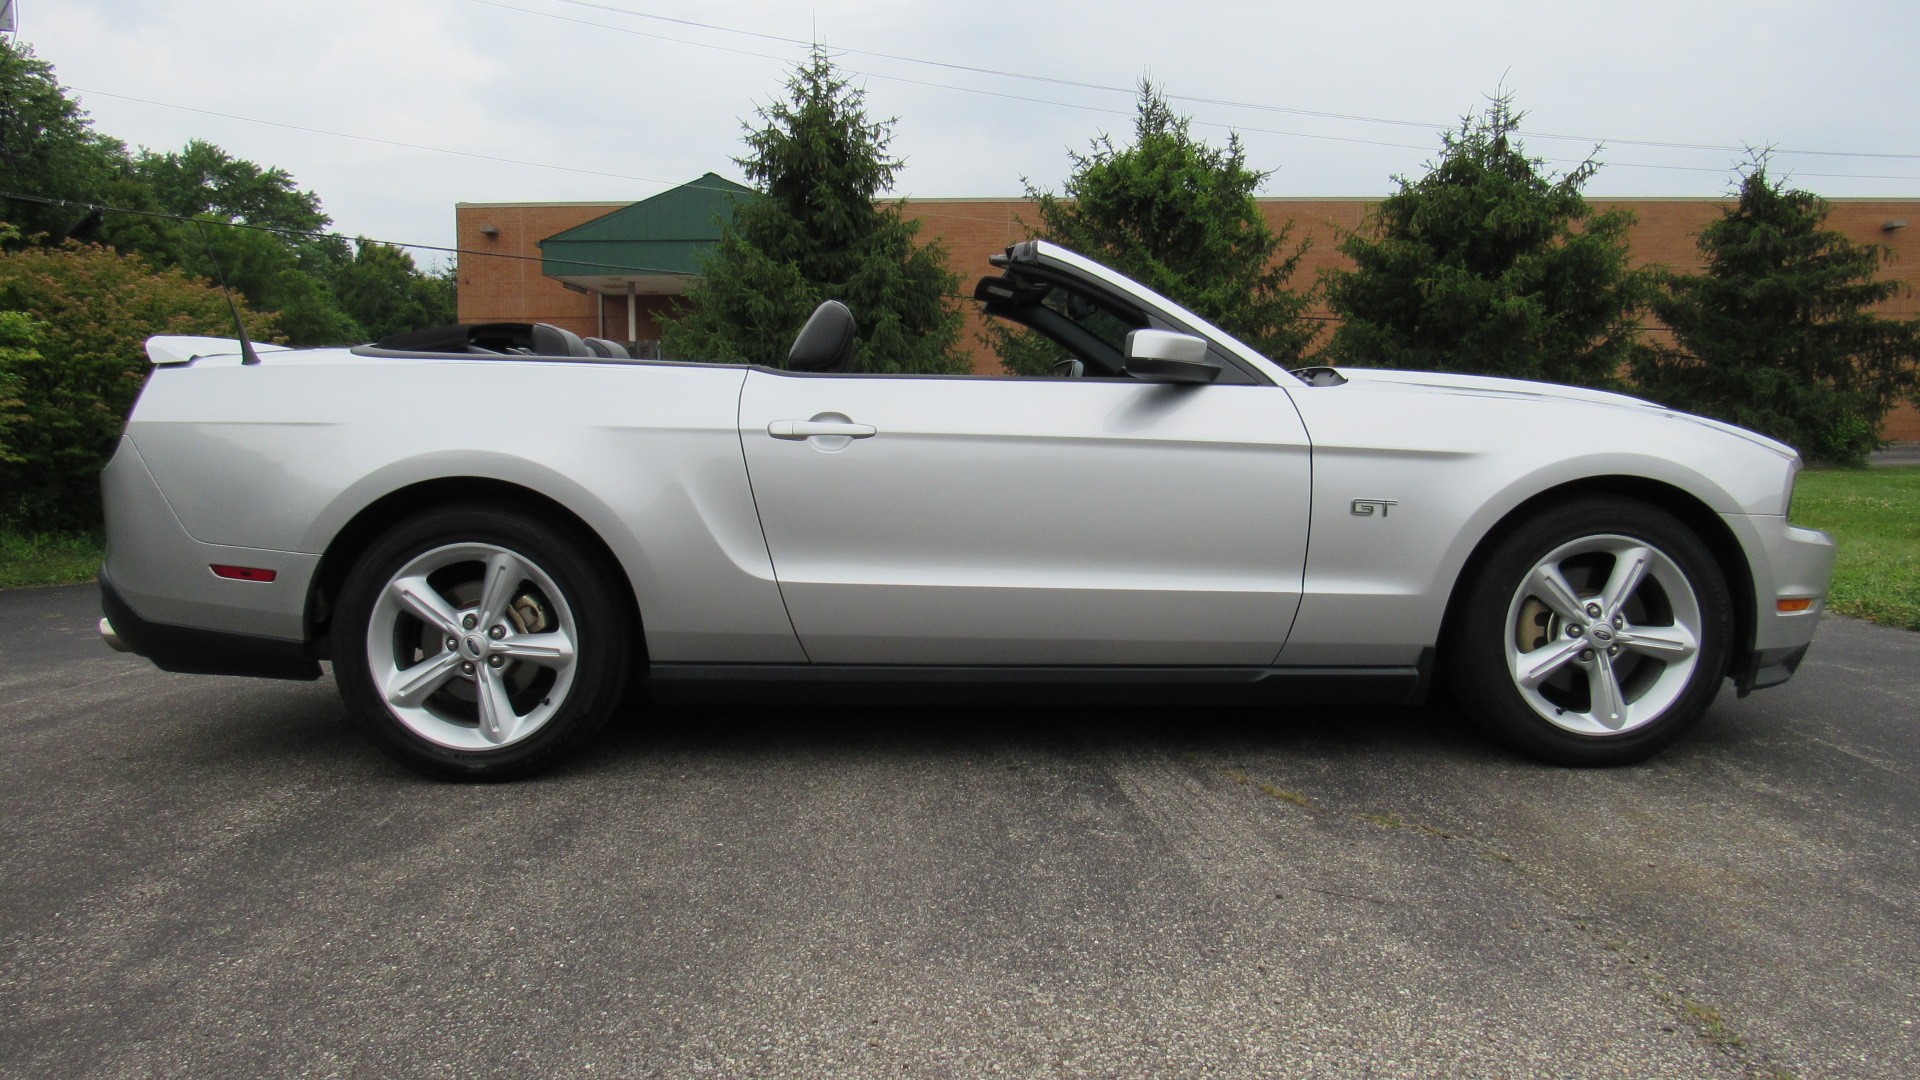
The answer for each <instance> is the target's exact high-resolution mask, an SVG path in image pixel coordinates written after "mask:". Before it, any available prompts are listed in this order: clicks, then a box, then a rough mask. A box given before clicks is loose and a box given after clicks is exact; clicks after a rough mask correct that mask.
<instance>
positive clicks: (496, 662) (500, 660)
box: [487, 654, 507, 667]
mask: <svg viewBox="0 0 1920 1080" xmlns="http://www.w3.org/2000/svg"><path fill="white" fill-rule="evenodd" d="M506 662H507V658H506V657H504V656H500V655H497V654H496V655H494V656H489V657H487V666H488V667H499V666H500V665H501V664H504V663H506Z"/></svg>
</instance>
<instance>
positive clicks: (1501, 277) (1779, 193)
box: [666, 51, 1920, 465]
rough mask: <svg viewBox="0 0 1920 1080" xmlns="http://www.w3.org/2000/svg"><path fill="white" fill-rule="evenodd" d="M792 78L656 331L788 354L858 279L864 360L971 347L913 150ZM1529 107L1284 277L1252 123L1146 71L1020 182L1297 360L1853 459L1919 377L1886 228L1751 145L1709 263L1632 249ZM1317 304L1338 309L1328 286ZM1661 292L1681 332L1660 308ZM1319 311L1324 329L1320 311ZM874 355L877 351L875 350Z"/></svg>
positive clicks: (1295, 262)
mask: <svg viewBox="0 0 1920 1080" xmlns="http://www.w3.org/2000/svg"><path fill="white" fill-rule="evenodd" d="M786 90H787V93H786V98H785V99H784V100H782V101H778V102H776V103H774V104H773V105H771V106H769V107H767V108H763V109H761V110H760V111H759V114H758V116H759V123H758V125H751V124H750V125H749V126H748V135H747V148H748V153H747V155H746V156H744V157H741V158H739V159H736V160H737V161H738V163H739V164H740V166H741V167H742V168H743V169H745V170H746V172H747V175H748V176H749V177H750V178H751V179H752V180H753V181H754V182H755V184H756V186H757V188H758V190H759V191H760V192H761V198H759V199H756V200H754V201H752V202H751V203H748V204H745V205H743V206H742V207H741V208H740V211H739V213H738V214H737V215H736V217H735V219H734V221H733V223H732V225H731V226H730V227H729V228H728V230H727V231H726V234H725V238H724V239H722V241H721V242H720V245H719V247H718V249H717V250H716V252H715V253H714V255H713V256H712V257H711V259H710V260H709V261H708V264H707V266H706V272H705V275H704V277H703V278H702V279H701V280H700V281H699V282H698V283H697V284H696V285H695V287H694V289H693V291H692V293H691V294H690V296H689V298H688V299H689V305H688V307H687V308H686V309H685V311H684V312H683V313H682V315H681V316H680V318H679V320H678V321H677V322H675V323H672V324H670V325H669V327H668V330H667V333H666V343H667V347H668V348H669V350H671V351H672V353H673V354H674V355H681V356H687V357H696V358H703V359H712V360H722V361H732V362H741V361H746V362H752V363H760V364H770V365H774V366H779V365H780V364H782V363H783V362H784V360H785V356H786V349H787V346H788V345H789V344H790V343H791V342H792V340H793V335H794V333H795V332H796V331H797V330H798V328H799V326H800V324H801V323H802V322H804V321H805V319H806V316H807V313H808V312H810V311H811V310H812V308H813V305H815V304H817V303H818V302H819V301H821V300H823V299H827V298H834V299H840V300H844V301H846V302H847V303H848V304H849V306H851V307H852V308H853V310H854V311H855V312H856V314H857V315H858V316H859V317H860V319H861V324H862V325H861V330H860V335H861V340H860V344H861V346H862V353H861V355H862V357H863V363H866V362H867V359H866V358H883V359H880V362H882V363H885V364H886V365H887V370H910V371H920V372H948V373H951V372H964V371H967V370H968V362H967V359H966V356H965V353H964V350H963V347H962V337H961V335H962V329H961V324H960V321H959V319H958V318H957V317H956V316H955V315H954V311H955V308H954V305H953V303H952V300H951V298H952V297H953V295H954V294H955V293H956V292H957V290H958V287H959V279H958V277H957V276H955V275H954V274H953V273H952V272H951V271H950V270H947V269H946V253H945V251H944V250H943V249H942V248H941V246H940V245H939V244H938V243H915V242H913V238H914V236H915V234H916V231H917V229H918V223H916V222H911V221H906V220H904V219H903V216H902V211H903V209H904V204H903V203H902V202H901V201H899V200H886V199H883V198H882V197H881V196H882V192H883V191H885V190H886V188H887V187H888V185H889V183H890V182H891V180H892V178H893V175H894V171H895V169H897V167H898V164H899V163H898V162H897V161H896V160H895V159H894V158H892V157H891V156H889V154H888V151H887V146H888V138H889V133H890V124H891V122H890V121H875V120H874V119H872V118H871V117H869V116H868V115H867V112H866V109H865V103H864V95H863V93H862V91H860V90H859V89H858V88H855V87H852V86H850V85H849V84H848V83H847V81H846V80H845V79H844V78H842V77H841V76H840V75H839V74H837V72H836V71H835V69H834V67H833V64H832V63H831V62H830V61H829V60H828V59H827V58H826V57H825V56H824V55H823V54H822V53H820V52H819V51H816V52H815V53H814V54H813V56H812V57H810V59H809V60H808V61H807V62H806V63H805V64H802V65H801V66H799V67H798V68H797V69H796V70H795V71H794V73H793V75H792V77H791V78H790V79H789V81H788V84H787V88H786ZM1521 115H1522V114H1521V113H1519V112H1518V111H1516V110H1515V108H1514V106H1513V102H1512V99H1511V97H1509V96H1506V95H1502V96H1498V97H1495V98H1493V99H1492V100H1491V101H1490V102H1489V103H1488V104H1487V106H1486V107H1485V108H1484V109H1482V110H1480V111H1478V112H1476V113H1473V114H1470V115H1468V116H1467V117H1466V118H1464V119H1463V120H1462V121H1461V123H1460V125H1459V127H1458V128H1457V129H1454V130H1452V131H1449V132H1446V133H1443V134H1442V136H1441V139H1440V146H1439V152H1438V155H1437V156H1436V158H1435V159H1434V160H1433V161H1432V162H1430V163H1429V164H1428V166H1427V167H1426V169H1425V171H1424V172H1423V173H1422V174H1421V175H1419V176H1417V177H1404V176H1396V177H1394V179H1393V185H1394V190H1393V191H1392V192H1391V193H1390V194H1389V195H1387V196H1386V197H1385V198H1384V199H1382V200H1381V201H1380V203H1379V204H1378V205H1377V206H1376V207H1374V209H1373V212H1372V214H1371V216H1370V217H1369V219H1368V220H1367V221H1366V222H1365V223H1364V224H1363V225H1362V226H1361V227H1360V228H1358V229H1356V230H1353V231H1351V232H1347V233H1345V234H1343V235H1342V236H1341V238H1340V240H1339V250H1340V252H1341V253H1342V254H1343V255H1345V256H1346V257H1347V259H1348V260H1349V261H1350V262H1351V263H1352V266H1351V268H1344V269H1331V270H1327V271H1324V272H1323V273H1322V274H1321V275H1320V276H1319V278H1318V280H1315V281H1312V282H1305V283H1299V284H1296V283H1295V282H1294V280H1293V279H1294V277H1295V276H1296V273H1297V271H1298V269H1299V267H1300V263H1301V258H1302V256H1303V255H1304V254H1305V251H1306V247H1305V244H1304V243H1295V242H1294V241H1293V240H1292V238H1291V224H1290V223H1289V224H1288V225H1284V226H1282V227H1281V228H1279V229H1275V228H1273V227H1272V226H1270V225H1269V224H1268V223H1267V221H1266V219H1265V217H1264V216H1263V215H1262V213H1261V211H1260V207H1259V204H1258V202H1257V201H1256V199H1255V195H1254V193H1255V191H1256V190H1257V189H1258V187H1259V185H1260V184H1261V183H1262V182H1264V181H1265V180H1266V178H1267V177H1268V176H1269V175H1270V173H1269V172H1264V171H1261V170H1258V169H1255V168H1253V167H1252V166H1251V165H1249V164H1248V162H1247V157H1246V151H1245V148H1244V147H1243V146H1242V145H1241V143H1240V141H1239V139H1238V137H1236V136H1229V138H1228V139H1227V142H1226V145H1225V146H1209V145H1207V144H1206V143H1204V142H1203V141H1201V140H1199V139H1197V138H1196V137H1195V136H1194V135H1193V133H1192V130H1191V125H1190V122H1189V120H1188V119H1187V118H1186V117H1183V116H1180V115H1178V114H1177V113H1176V112H1175V111H1174V110H1173V109H1172V108H1170V107H1169V106H1168V104H1167V101H1166V99H1165V97H1164V96H1163V95H1161V94H1160V93H1159V92H1158V91H1157V90H1156V89H1155V88H1154V87H1152V86H1151V85H1149V84H1145V83H1143V84H1142V86H1141V92H1140V98H1139V102H1138V105H1137V109H1136V114H1135V119H1134V125H1133V140H1132V142H1131V143H1129V144H1126V145H1121V144H1119V143H1117V142H1116V141H1115V140H1113V139H1112V138H1110V137H1108V136H1105V135H1102V136H1100V137H1098V138H1096V139H1095V140H1094V141H1093V142H1092V144H1091V146H1090V148H1089V150H1088V152H1086V153H1085V154H1077V153H1070V154H1069V158H1070V164H1071V165H1072V169H1071V172H1070V175H1069V176H1068V178H1067V180H1066V181H1065V183H1064V185H1063V188H1062V190H1061V191H1060V192H1059V193H1054V192H1049V191H1043V190H1040V189H1038V188H1035V187H1033V186H1032V185H1028V187H1027V195H1028V197H1029V198H1030V199H1032V200H1033V201H1034V202H1035V203H1036V205H1037V207H1038V211H1037V213H1038V219H1039V220H1038V221H1036V222H1030V223H1028V226H1029V229H1030V232H1031V234H1032V235H1036V236H1044V237H1047V238H1049V239H1052V240H1054V241H1056V242H1058V243H1060V244H1062V245H1064V246H1066V247H1069V248H1072V249H1074V250H1076V251H1079V252H1081V253H1082V254H1085V255H1087V256H1089V257H1091V258H1095V259H1098V260H1100V261H1102V262H1105V263H1107V264H1108V265H1111V266H1113V267H1114V268H1116V269H1118V270H1120V271H1122V272H1123V273H1126V274H1128V275H1129V276H1131V277H1133V278H1135V279H1136V280H1138V281H1141V282H1142V283H1144V284H1146V285H1148V286H1149V287H1151V288H1153V289H1155V290H1157V291H1159V292H1161V293H1163V294H1165V295H1167V296H1169V297H1171V298H1173V299H1174V300H1177V301H1179V302H1180V303H1181V304H1184V305H1185V306H1187V307H1188V308H1190V309H1192V310H1193V311H1195V312H1197V313H1198V314H1200V315H1202V316H1204V317H1205V318H1207V319H1208V320H1210V321H1211V322H1213V323H1214V324H1216V325H1218V326H1220V327H1221V328H1223V329H1225V330H1227V331H1229V332H1231V333H1233V334H1235V335H1236V336H1238V337H1239V338H1241V339H1242V340H1243V341H1245V342H1247V343H1248V344H1249V345H1252V346H1253V347H1254V348H1256V349H1259V350H1260V351H1262V352H1263V353H1264V354H1266V355H1267V356H1269V357H1271V358H1272V359H1274V360H1275V361H1278V362H1279V363H1281V364H1282V365H1285V366H1288V367H1294V366H1299V365H1304V364H1348V365H1360V366H1374V367H1397V368H1412V369H1419V370H1430V371H1453V372H1463V373H1471V374H1480V375H1493V376H1505V377H1510V378H1522V379H1540V380H1545V381H1549V382H1560V383H1568V384H1573V385H1579V386H1588V387H1595V388H1600V389H1608V390H1624V391H1627V392H1630V393H1635V394H1638V395H1641V396H1644V397H1648V398H1651V399H1653V400H1656V401H1659V402H1662V403H1664V404H1667V405H1671V406H1673V407H1675V408H1679V409H1684V410H1686V411H1689V412H1696V413H1700V414H1703V415H1706V416H1711V417H1715V418H1718V419H1722V420H1726V421H1729V422H1732V423H1735V424H1739V425H1741V426H1743V427H1747V428H1751V429H1753V430H1756V431H1759V432H1762V433H1764V434H1767V435H1770V436H1772V437H1774V438H1777V439H1780V440H1782V441H1784V442H1787V443H1789V444H1791V445H1793V446H1795V447H1796V448H1798V449H1799V450H1800V452H1801V453H1802V454H1803V455H1804V456H1805V457H1806V458H1807V459H1808V460H1811V461H1823V462H1833V463H1841V464H1856V465H1857V464H1861V463H1863V462H1864V461H1865V459H1866V455H1867V453H1868V452H1869V451H1871V450H1872V449H1874V448H1875V447H1876V446H1878V445H1879V430H1880V426H1881V423H1882V421H1883V420H1884V418H1885V416H1886V414H1887V413H1888V412H1889V411H1890V410H1891V409H1892V408H1893V407H1894V406H1895V405H1897V404H1898V403H1899V402H1900V400H1901V399H1903V398H1912V397H1914V396H1915V394H1916V392H1920V321H1916V320H1899V319H1892V318H1886V317H1882V316H1879V315H1876V314H1875V313H1874V310H1873V309H1874V308H1875V307H1876V306H1877V305H1879V304H1881V303H1883V302H1884V301H1886V300H1889V299H1891V298H1893V297H1894V296H1896V295H1899V294H1900V293H1901V291H1902V289H1903V285H1902V284H1901V283H1900V282H1898V281H1894V280H1881V279H1880V278H1879V277H1878V272H1879V270H1880V268H1881V266H1882V265H1883V263H1884V262H1885V260H1886V259H1887V257H1888V250H1887V249H1886V248H1885V247H1883V246H1881V245H1876V244H1863V243H1857V242H1854V241H1852V240H1850V239H1848V238H1847V237H1846V236H1844V235H1842V234H1841V233H1839V232H1837V231H1834V230H1831V229H1828V228H1826V227H1825V221H1826V218H1827V215H1828V213H1829V210H1830V207H1829V206H1828V204H1827V203H1826V202H1825V201H1824V200H1822V199H1821V198H1820V197H1819V196H1817V195H1815V194H1813V193H1811V192H1807V191H1801V190H1797V189H1794V188H1791V187H1789V186H1787V185H1786V184H1785V183H1784V182H1782V181H1780V180H1777V179H1775V178H1774V177H1772V176H1770V175H1769V173H1768V169H1767V161H1766V158H1765V156H1764V155H1760V156H1756V157H1755V158H1754V159H1753V160H1752V161H1751V162H1750V163H1749V164H1748V166H1747V167H1746V168H1744V169H1743V170H1740V171H1739V172H1738V173H1737V174H1736V177H1735V181H1736V185H1737V191H1736V197H1735V198H1734V199H1733V201H1732V205H1730V206H1729V207H1727V209H1726V210H1725V212H1724V214H1723V215H1722V217H1721V218H1720V219H1719V220H1718V221H1715V222H1713V223H1712V224H1710V225H1709V226H1707V227H1706V228H1705V229H1704V230H1702V232H1701V233H1700V235H1699V237H1698V243H1699V247H1700V253H1701V262H1702V269H1701V270H1700V272H1698V273H1677V272H1674V271H1672V270H1669V269H1667V268H1663V267H1658V266H1635V265H1634V264H1633V262H1632V260H1631V258H1630V253H1629V250H1628V247H1627V231H1628V229H1629V228H1630V227H1631V226H1632V225H1633V223H1634V218H1633V215H1632V214H1631V213H1629V212H1628V211H1625V210H1620V209H1614V210H1604V211H1602V210H1596V209H1595V208H1594V207H1592V206H1591V205H1590V204H1589V203H1588V202H1587V201H1586V199H1585V197H1584V196H1583V194H1582V190H1583V188H1584V187H1585V186H1586V184H1587V182H1588V181H1589V180H1590V179H1592V177H1593V175H1594V174H1595V172H1596V171H1597V170H1598V169H1599V168H1600V162H1599V161H1598V160H1597V158H1595V157H1589V158H1588V159H1587V160H1586V161H1585V162H1583V163H1582V164H1580V165H1578V166H1576V167H1575V168H1573V169H1572V170H1570V171H1569V172H1567V173H1565V174H1563V175H1555V174H1553V173H1552V172H1551V171H1550V170H1548V168H1547V167H1546V163H1545V162H1543V161H1541V160H1540V159H1539V158H1537V157H1533V156H1529V155H1528V154H1527V153H1526V150H1525V148H1524V147H1523V146H1522V145H1521V144H1520V142H1519V140H1518V139H1517V138H1516V133H1517V131H1518V129H1519V125H1520V121H1521ZM1316 301H1319V302H1321V303H1323V304H1324V306H1325V307H1326V309H1327V310H1328V311H1329V312H1331V315H1332V319H1331V320H1326V321H1323V319H1322V318H1321V317H1317V316H1316V315H1315V313H1314V312H1313V308H1314V305H1315V302H1316ZM1650 318H1651V319H1653V320H1658V323H1659V324H1660V325H1661V326H1663V327H1664V328H1665V329H1666V330H1668V331H1670V335H1662V334H1659V333H1655V332H1653V331H1654V330H1655V327H1654V326H1653V324H1652V323H1651V322H1650ZM1329 322H1331V323H1332V324H1333V329H1332V330H1331V332H1329V331H1328V330H1327V326H1328V324H1329ZM987 343H988V344H989V345H991V346H992V348H993V349H994V350H995V351H996V353H997V355H998V356H999V358H1000V362H1001V364H1002V366H1003V367H1004V368H1005V369H1006V370H1007V371H1008V372H1009V373H1010V374H1018V375H1045V374H1047V373H1048V372H1049V370H1050V369H1051V366H1052V362H1053V360H1054V359H1056V357H1055V356H1054V353H1055V352H1057V350H1055V349H1053V348H1052V347H1051V346H1050V345H1049V344H1048V343H1046V342H1044V340H1043V339H1040V338H1038V337H1037V335H1035V334H1033V333H1032V332H1031V331H1021V330H1013V329H1008V328H1003V327H997V326H990V327H989V328H988V330H987ZM875 370H878V369H875Z"/></svg>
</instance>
